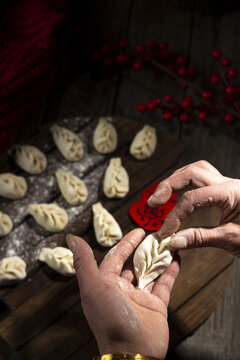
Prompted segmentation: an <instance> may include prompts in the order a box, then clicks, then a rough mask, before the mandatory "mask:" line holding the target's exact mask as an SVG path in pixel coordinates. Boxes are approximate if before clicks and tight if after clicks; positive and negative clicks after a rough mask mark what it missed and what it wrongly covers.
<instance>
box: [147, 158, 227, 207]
mask: <svg viewBox="0 0 240 360" xmlns="http://www.w3.org/2000/svg"><path fill="white" fill-rule="evenodd" d="M223 181H224V177H223V176H222V175H221V174H220V173H218V172H217V173H216V172H213V171H209V170H208V169H206V168H202V167H200V166H199V165H198V166H197V165H195V164H191V165H189V166H186V167H184V168H182V170H181V169H180V170H178V171H176V172H175V173H173V174H172V175H171V176H170V177H168V178H167V179H165V180H163V181H161V182H160V184H159V185H158V187H157V189H156V191H155V193H154V194H153V195H152V196H151V197H150V198H149V200H148V204H149V206H151V207H156V206H159V205H161V204H164V203H165V202H166V201H167V200H168V199H169V198H170V196H171V195H172V193H173V192H174V191H178V190H181V189H184V188H185V187H186V186H187V185H191V186H193V187H197V188H199V187H203V186H209V185H213V184H218V183H221V182H223Z"/></svg>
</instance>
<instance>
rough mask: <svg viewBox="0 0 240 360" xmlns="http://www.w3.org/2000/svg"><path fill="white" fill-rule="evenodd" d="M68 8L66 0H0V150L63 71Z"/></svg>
mask: <svg viewBox="0 0 240 360" xmlns="http://www.w3.org/2000/svg"><path fill="white" fill-rule="evenodd" d="M71 10H72V9H71V0H66V1H64V0H17V1H15V0H12V1H11V0H8V1H3V0H1V1H0V154H1V153H3V152H4V151H5V150H6V148H7V146H8V145H9V143H10V140H11V138H12V136H13V135H14V134H16V132H17V131H18V130H19V128H20V127H21V125H22V124H23V122H24V121H25V120H27V119H29V116H30V114H33V110H34V109H36V108H38V107H39V106H40V105H41V104H42V103H43V101H44V99H45V98H46V96H47V94H48V93H49V91H50V90H51V89H53V88H54V86H55V85H56V80H58V81H59V78H60V79H63V80H64V79H66V78H67V77H68V75H69V67H70V66H69V54H68V53H67V50H66V47H67V44H68V41H69V39H70V37H71V34H72V33H73V31H74V28H75V25H76V24H75V23H74V18H73V17H72V16H71ZM58 85H59V83H58ZM28 121H30V120H28Z"/></svg>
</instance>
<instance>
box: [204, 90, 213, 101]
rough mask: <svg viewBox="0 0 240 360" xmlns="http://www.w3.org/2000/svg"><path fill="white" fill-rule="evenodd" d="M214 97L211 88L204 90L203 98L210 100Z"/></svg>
mask: <svg viewBox="0 0 240 360" xmlns="http://www.w3.org/2000/svg"><path fill="white" fill-rule="evenodd" d="M211 98H212V93H211V91H209V90H205V91H203V92H202V99H203V100H210V99H211Z"/></svg>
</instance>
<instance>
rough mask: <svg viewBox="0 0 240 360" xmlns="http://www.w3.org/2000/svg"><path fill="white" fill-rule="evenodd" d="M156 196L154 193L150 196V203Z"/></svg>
mask: <svg viewBox="0 0 240 360" xmlns="http://www.w3.org/2000/svg"><path fill="white" fill-rule="evenodd" d="M154 196H155V194H152V195H151V196H150V198H149V199H148V205H150V202H151V201H152V199H153V197H154Z"/></svg>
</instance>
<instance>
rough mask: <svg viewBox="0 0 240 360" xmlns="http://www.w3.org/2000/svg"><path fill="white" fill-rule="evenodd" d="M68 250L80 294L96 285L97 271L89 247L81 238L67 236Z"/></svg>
mask: <svg viewBox="0 0 240 360" xmlns="http://www.w3.org/2000/svg"><path fill="white" fill-rule="evenodd" d="M66 241H67V244H68V247H69V249H70V250H71V251H72V252H73V264H74V268H75V271H76V276H77V279H78V284H79V288H80V294H81V297H82V294H83V293H85V292H87V291H88V288H92V287H94V286H95V284H96V283H98V278H99V270H98V266H97V263H96V261H95V259H94V255H93V252H92V249H91V248H90V246H89V245H88V244H87V243H86V241H84V240H83V239H82V238H80V237H78V236H74V235H67V238H66Z"/></svg>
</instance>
